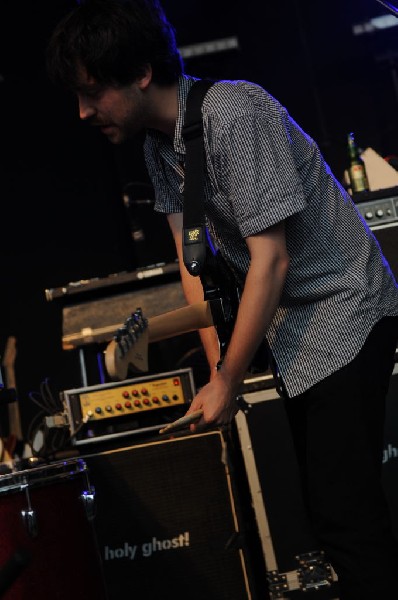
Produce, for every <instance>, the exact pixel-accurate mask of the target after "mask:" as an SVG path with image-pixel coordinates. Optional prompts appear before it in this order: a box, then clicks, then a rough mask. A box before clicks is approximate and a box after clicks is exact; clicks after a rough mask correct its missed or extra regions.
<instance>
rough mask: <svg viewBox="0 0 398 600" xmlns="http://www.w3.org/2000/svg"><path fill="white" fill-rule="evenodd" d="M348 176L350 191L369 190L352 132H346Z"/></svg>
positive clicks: (354, 192) (363, 164)
mask: <svg viewBox="0 0 398 600" xmlns="http://www.w3.org/2000/svg"><path fill="white" fill-rule="evenodd" d="M347 150H348V169H347V170H348V177H349V180H350V185H351V193H352V194H356V193H357V192H367V191H369V182H368V177H367V174H366V168H365V163H364V162H363V160H362V158H361V155H360V152H359V149H358V146H357V145H356V143H355V141H354V134H353V133H349V134H348V146H347Z"/></svg>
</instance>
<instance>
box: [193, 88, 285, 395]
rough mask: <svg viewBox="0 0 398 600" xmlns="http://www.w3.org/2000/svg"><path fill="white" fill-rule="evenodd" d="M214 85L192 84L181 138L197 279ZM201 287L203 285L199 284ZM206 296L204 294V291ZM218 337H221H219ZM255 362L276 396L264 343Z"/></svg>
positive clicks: (202, 248) (202, 241) (204, 255)
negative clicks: (206, 125) (206, 110)
mask: <svg viewBox="0 0 398 600" xmlns="http://www.w3.org/2000/svg"><path fill="white" fill-rule="evenodd" d="M214 83H215V81H214V80H210V79H199V80H198V81H195V83H194V84H193V85H192V87H191V89H190V90H189V93H188V97H187V104H186V109H185V120H184V125H183V128H182V137H183V139H184V142H185V147H186V158H185V178H184V209H183V260H184V264H185V267H186V268H187V270H188V271H189V273H190V274H191V275H194V276H198V275H201V273H202V270H203V267H204V265H205V262H206V258H207V259H208V256H209V253H208V252H207V249H206V248H207V242H206V226H205V212H204V189H205V188H204V172H205V150H204V144H203V120H202V110H201V109H202V102H203V98H204V97H205V95H206V92H207V90H208V89H209V88H210V87H211V86H212V85H213V84H214ZM202 283H203V282H202ZM205 294H206V291H205ZM221 337H223V336H222V335H221ZM258 356H259V357H260V360H259V362H260V363H261V362H262V363H263V364H265V363H267V362H268V365H269V366H270V367H271V370H272V372H273V375H274V380H275V383H276V387H277V390H278V393H279V395H281V396H282V395H283V391H282V390H281V388H280V385H279V384H280V378H279V377H278V375H277V367H276V364H275V361H274V359H273V356H272V353H271V351H270V349H269V346H268V343H267V341H266V340H265V339H264V342H263V344H262V346H261V347H260V348H259V350H258Z"/></svg>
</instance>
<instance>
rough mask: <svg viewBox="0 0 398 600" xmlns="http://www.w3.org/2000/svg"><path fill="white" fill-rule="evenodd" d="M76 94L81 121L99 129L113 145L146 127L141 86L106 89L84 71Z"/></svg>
mask: <svg viewBox="0 0 398 600" xmlns="http://www.w3.org/2000/svg"><path fill="white" fill-rule="evenodd" d="M76 94H77V99H78V102H79V114H80V118H81V119H83V120H85V121H87V122H88V123H89V124H90V125H93V126H95V127H99V128H100V129H101V131H102V133H104V134H105V135H106V136H107V137H108V139H109V141H110V142H112V143H113V144H120V143H121V142H123V141H125V140H127V139H129V138H131V137H133V136H134V135H136V134H137V133H139V132H140V131H142V129H144V128H145V127H146V103H145V101H144V100H145V98H144V94H143V91H142V89H141V87H140V85H139V83H138V82H134V83H131V84H129V85H126V86H123V87H111V86H102V85H99V84H98V83H97V82H96V80H95V79H94V78H93V77H91V76H90V75H88V74H87V71H86V70H85V69H84V68H81V69H80V83H79V87H78V89H77V91H76Z"/></svg>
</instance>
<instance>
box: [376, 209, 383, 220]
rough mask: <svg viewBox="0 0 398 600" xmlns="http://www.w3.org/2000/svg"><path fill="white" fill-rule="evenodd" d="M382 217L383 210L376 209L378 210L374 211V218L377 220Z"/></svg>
mask: <svg viewBox="0 0 398 600" xmlns="http://www.w3.org/2000/svg"><path fill="white" fill-rule="evenodd" d="M383 215H384V210H383V209H381V208H378V209H377V210H376V217H379V218H381V217H382V216H383Z"/></svg>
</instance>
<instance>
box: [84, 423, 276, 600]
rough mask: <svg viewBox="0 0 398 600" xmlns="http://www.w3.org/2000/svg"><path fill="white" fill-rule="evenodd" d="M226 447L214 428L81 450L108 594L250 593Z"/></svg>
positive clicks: (193, 599) (200, 598)
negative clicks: (95, 450)
mask: <svg viewBox="0 0 398 600" xmlns="http://www.w3.org/2000/svg"><path fill="white" fill-rule="evenodd" d="M227 455H228V452H227V447H226V442H225V440H224V438H223V435H222V434H221V432H220V431H218V430H217V431H212V432H208V433H205V434H200V435H199V434H198V435H188V436H184V437H176V438H174V439H165V440H161V441H159V442H157V441H155V442H151V443H146V444H143V445H136V446H131V447H128V448H122V449H118V450H112V451H106V452H101V453H98V454H92V455H89V456H86V457H85V461H86V463H87V465H88V468H89V472H90V480H91V482H92V484H93V485H94V487H95V491H96V516H95V518H94V529H95V535H96V537H97V541H98V545H99V550H100V553H101V557H102V563H103V568H104V576H105V582H106V587H107V591H108V594H109V600H120V599H121V598H131V599H133V598H134V600H141V599H144V598H145V599H149V600H155V599H158V598H169V597H170V598H173V600H187V598H189V599H190V600H204V599H205V598H206V600H222V599H225V600H231V598H233V599H234V600H248V599H251V598H253V596H252V592H251V584H250V577H249V569H248V561H247V560H246V557H245V553H244V551H243V550H242V548H241V543H240V538H241V532H240V530H239V518H238V511H237V503H236V502H235V498H234V492H233V485H232V484H231V476H230V469H229V466H228V460H227ZM264 597H265V596H264Z"/></svg>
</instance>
